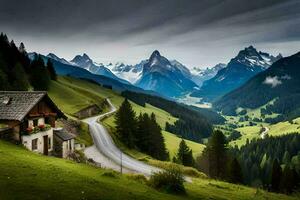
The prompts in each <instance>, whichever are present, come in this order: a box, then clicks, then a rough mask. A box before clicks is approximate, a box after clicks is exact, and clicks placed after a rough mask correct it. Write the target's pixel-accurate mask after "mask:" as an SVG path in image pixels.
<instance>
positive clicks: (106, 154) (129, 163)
mask: <svg viewBox="0 0 300 200" xmlns="http://www.w3.org/2000/svg"><path fill="white" fill-rule="evenodd" d="M107 102H108V104H109V106H110V111H109V112H107V113H105V114H102V115H99V116H95V117H91V118H87V119H85V120H83V121H84V122H86V123H88V125H89V128H90V133H91V135H92V137H93V140H94V146H93V147H91V148H87V149H86V150H85V151H84V153H85V155H86V157H88V158H92V159H93V160H94V161H95V162H100V164H101V165H103V166H105V167H109V168H112V169H115V170H116V169H117V168H119V169H120V166H121V154H122V166H123V167H124V168H125V169H124V172H133V173H140V174H144V175H145V176H150V175H151V174H152V173H153V172H158V171H160V169H159V168H156V167H153V166H150V165H147V164H146V163H143V162H141V161H138V160H136V159H134V158H132V157H130V156H128V155H126V154H124V153H122V152H121V150H120V149H118V147H117V146H116V145H115V143H114V142H113V140H112V138H111V136H110V135H109V133H108V132H107V130H106V129H105V127H104V126H103V125H102V124H100V123H98V120H101V119H103V118H105V117H107V116H109V115H111V114H113V113H114V112H116V107H115V106H114V105H113V104H112V103H111V102H110V100H109V99H107ZM96 151H98V152H96Z"/></svg>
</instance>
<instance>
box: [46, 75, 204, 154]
mask: <svg viewBox="0 0 300 200" xmlns="http://www.w3.org/2000/svg"><path fill="white" fill-rule="evenodd" d="M49 96H50V97H51V98H52V99H53V101H54V102H55V103H56V104H57V105H58V106H59V107H60V108H61V109H62V110H63V111H64V112H66V113H67V114H69V115H72V114H73V113H75V112H77V111H79V110H80V109H82V108H84V107H87V106H89V105H91V104H94V103H101V102H102V101H103V99H105V98H109V99H110V100H111V101H112V103H113V104H114V105H115V106H116V107H119V106H120V105H121V103H122V102H123V100H124V98H123V97H122V96H120V95H119V94H118V93H116V92H114V91H112V90H109V89H106V88H103V87H101V86H99V85H97V84H94V83H91V82H88V81H85V80H80V79H74V78H70V77H59V78H58V81H57V82H54V81H53V82H52V83H51V86H50V90H49ZM130 103H131V105H132V107H133V109H134V110H135V112H136V113H137V114H139V113H148V114H151V113H152V112H153V113H154V114H155V115H156V119H157V122H158V123H159V125H160V126H161V127H162V128H164V127H165V124H166V122H169V123H171V124H172V123H174V122H175V121H176V120H177V118H175V117H173V116H171V115H170V114H169V113H167V112H166V111H164V110H161V109H159V108H156V107H154V106H152V105H150V104H147V105H146V106H145V107H142V106H139V105H137V104H135V103H133V102H130ZM104 123H105V124H106V125H108V126H109V127H114V117H113V116H112V117H109V118H107V119H105V121H104ZM164 137H165V142H166V146H167V148H168V150H169V152H170V154H171V156H173V155H174V154H175V152H176V151H177V148H178V144H179V142H180V138H178V137H177V136H175V135H174V134H171V133H169V132H165V131H164ZM187 144H188V145H189V146H190V147H191V148H192V149H193V152H194V155H196V154H198V153H200V152H201V151H202V150H203V148H204V145H202V144H198V143H195V142H191V141H188V140H187ZM119 146H120V145H119ZM120 147H122V146H120ZM124 148H125V147H124ZM124 150H125V149H124ZM128 153H130V154H131V155H135V156H137V157H138V158H141V157H144V155H143V154H140V153H139V152H136V151H131V152H130V151H128Z"/></svg>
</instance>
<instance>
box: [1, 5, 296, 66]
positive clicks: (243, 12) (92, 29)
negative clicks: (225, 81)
mask: <svg viewBox="0 0 300 200" xmlns="http://www.w3.org/2000/svg"><path fill="white" fill-rule="evenodd" d="M0 5H1V6H0V27H1V31H3V32H5V33H7V34H8V36H9V37H10V38H12V39H14V40H15V41H16V42H20V41H22V42H24V43H25V45H26V48H27V50H29V51H37V52H40V53H43V54H48V53H49V52H53V53H56V54H59V56H61V57H64V58H67V59H70V58H72V57H74V55H75V54H81V53H82V52H87V53H88V54H89V55H90V56H91V57H92V58H93V59H94V60H96V61H98V62H104V61H106V60H108V61H109V62H118V61H121V62H126V63H130V64H135V63H138V62H139V61H140V60H141V59H145V58H147V57H149V55H150V54H151V52H152V51H153V50H154V49H158V50H160V51H161V52H163V54H164V56H166V57H168V58H170V59H176V60H179V61H180V62H182V63H183V64H185V65H187V66H188V67H189V68H192V67H195V66H197V67H207V66H214V65H215V64H216V63H219V62H224V63H227V62H229V61H230V59H231V58H232V57H234V56H235V55H236V54H237V53H238V51H239V50H240V49H244V48H245V46H249V45H254V46H256V47H257V48H258V49H259V50H262V51H265V52H268V53H271V54H278V53H279V52H280V53H282V54H283V55H290V54H293V53H295V51H296V50H298V49H299V44H300V29H297V28H295V27H299V26H300V13H299V9H300V1H299V0H285V1H282V0H263V1H249V0H227V1H224V0H189V1H183V0H164V1H161V0H151V1H149V0H121V1H120V0H88V1H82V0H64V1H61V0H49V1H41V0H26V1H20V0H0ZM245 5H247V6H245ZM104 59H105V60H104Z"/></svg>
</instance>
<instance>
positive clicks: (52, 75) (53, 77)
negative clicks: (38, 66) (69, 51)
mask: <svg viewBox="0 0 300 200" xmlns="http://www.w3.org/2000/svg"><path fill="white" fill-rule="evenodd" d="M47 70H48V72H49V75H50V78H51V80H53V81H56V80H57V75H56V71H55V69H54V67H53V64H52V62H51V61H50V59H48V61H47Z"/></svg>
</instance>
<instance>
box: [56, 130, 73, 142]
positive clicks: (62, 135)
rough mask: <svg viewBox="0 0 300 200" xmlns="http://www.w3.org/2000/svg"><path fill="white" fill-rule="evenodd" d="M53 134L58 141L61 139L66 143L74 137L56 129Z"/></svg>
mask: <svg viewBox="0 0 300 200" xmlns="http://www.w3.org/2000/svg"><path fill="white" fill-rule="evenodd" d="M54 134H55V135H56V136H57V137H59V138H60V139H62V140H63V141H67V140H71V139H73V138H75V136H74V135H72V134H70V133H68V132H67V131H66V130H65V129H57V130H55V129H54Z"/></svg>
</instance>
